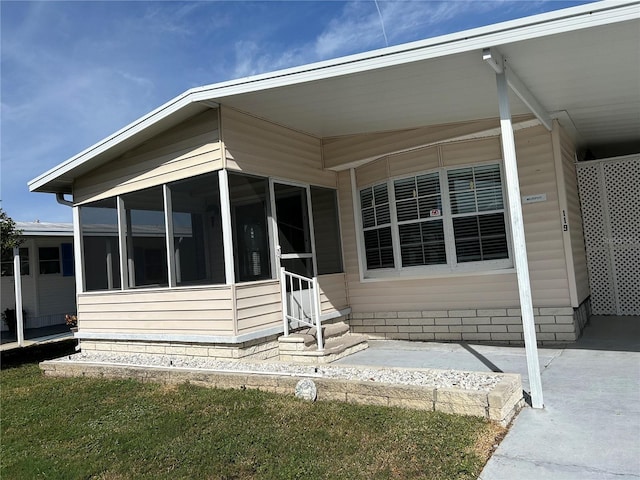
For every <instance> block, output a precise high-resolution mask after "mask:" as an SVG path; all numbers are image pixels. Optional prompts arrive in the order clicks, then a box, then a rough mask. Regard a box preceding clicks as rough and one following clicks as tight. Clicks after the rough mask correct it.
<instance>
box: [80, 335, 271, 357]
mask: <svg viewBox="0 0 640 480" xmlns="http://www.w3.org/2000/svg"><path fill="white" fill-rule="evenodd" d="M278 336H279V335H272V336H270V337H267V338H261V339H256V340H252V341H249V342H245V343H240V344H235V345H226V344H200V343H174V342H156V341H154V342H144V341H133V340H81V341H80V348H81V349H82V350H83V351H107V352H128V353H152V354H156V355H179V356H190V357H207V358H220V359H226V360H228V359H240V358H242V359H246V360H249V359H251V360H267V359H273V358H276V357H277V356H278Z"/></svg>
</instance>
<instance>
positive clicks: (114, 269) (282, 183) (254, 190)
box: [74, 108, 349, 356]
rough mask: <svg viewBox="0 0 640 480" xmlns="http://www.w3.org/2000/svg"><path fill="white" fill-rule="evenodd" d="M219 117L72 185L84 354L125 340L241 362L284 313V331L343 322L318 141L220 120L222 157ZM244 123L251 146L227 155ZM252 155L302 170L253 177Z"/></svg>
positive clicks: (338, 258) (335, 225)
mask: <svg viewBox="0 0 640 480" xmlns="http://www.w3.org/2000/svg"><path fill="white" fill-rule="evenodd" d="M221 110H222V109H217V108H213V109H206V111H204V112H202V113H198V114H196V115H194V116H193V117H192V118H190V119H188V120H186V121H185V122H181V123H180V124H178V125H176V126H174V127H171V128H169V129H168V130H165V131H164V132H162V134H160V135H158V136H155V137H153V138H150V139H147V140H145V141H144V143H143V144H142V145H139V146H135V147H133V148H131V149H130V150H128V151H127V152H126V153H125V154H123V155H121V156H119V157H118V158H115V159H112V160H111V161H109V163H107V164H103V165H102V166H100V167H98V168H96V169H92V170H91V171H89V172H87V173H86V174H85V175H83V176H79V177H78V178H77V179H76V180H75V183H74V200H79V201H77V202H76V206H77V208H75V209H74V211H75V216H76V217H77V218H76V220H77V224H78V231H77V232H76V234H77V235H78V237H79V238H78V240H79V243H78V244H79V245H80V252H79V253H80V257H81V261H80V262H79V270H78V271H79V272H81V273H82V275H80V276H79V277H80V278H79V281H78V284H79V287H80V288H79V294H78V315H79V319H80V320H79V327H80V328H79V332H78V337H79V338H81V339H82V342H83V348H93V347H95V348H104V347H105V345H107V344H109V345H110V347H109V348H125V347H124V346H123V345H124V344H122V343H121V342H123V341H125V342H128V346H127V347H126V348H125V349H127V350H135V349H142V350H143V351H146V349H147V348H148V349H155V350H157V349H158V348H161V349H163V350H164V351H167V349H168V350H170V351H181V349H185V348H201V349H202V348H207V349H208V348H211V349H213V350H214V351H213V352H208V351H202V352H201V353H203V354H205V355H208V354H212V355H222V356H225V355H233V356H239V355H242V354H241V353H238V352H242V351H243V350H246V348H245V347H247V346H248V345H249V346H255V345H262V346H261V347H259V348H258V350H259V351H260V352H263V354H262V355H263V356H270V355H277V351H272V350H273V347H274V346H275V345H277V342H274V340H275V339H276V338H277V336H278V334H280V333H282V332H283V331H284V329H285V324H284V323H283V302H284V304H285V305H286V306H287V307H288V310H287V313H288V315H289V317H290V318H289V320H290V321H289V322H288V323H287V325H289V324H291V325H292V326H293V327H295V326H304V325H305V324H310V323H315V322H316V317H320V318H321V320H325V321H326V320H329V319H334V318H339V317H342V316H344V315H346V314H347V313H349V309H348V305H347V300H346V298H347V295H346V283H345V278H344V273H343V266H342V246H341V240H340V226H339V215H338V203H337V190H336V183H335V182H336V180H335V179H336V175H335V173H333V172H322V171H321V169H320V154H319V147H320V146H319V142H317V141H315V142H314V139H312V138H311V137H309V136H300V135H296V134H292V132H291V131H288V130H285V129H283V128H280V127H277V126H274V125H268V124H266V122H262V121H260V120H258V119H253V118H252V117H250V116H247V115H243V114H241V113H239V112H235V111H231V110H228V109H227V110H225V111H224V118H225V125H226V130H225V132H226V135H227V137H228V138H227V141H226V143H225V145H226V148H225V149H224V154H223V153H222V152H223V149H222V148H221V141H220V136H219V134H218V132H219V129H218V125H219V124H220V120H221V118H220V117H221V116H222V112H221ZM234 121H237V122H238V123H235V124H234ZM234 125H238V127H239V130H235V128H234ZM252 126H253V128H254V129H255V131H254V132H252V133H251V134H252V136H253V138H254V141H253V142H251V144H250V145H251V146H250V147H249V146H247V145H244V144H243V145H244V146H243V147H241V148H238V149H236V148H235V145H237V144H236V142H235V141H234V138H235V137H234V135H235V134H236V133H238V132H239V131H240V129H241V130H242V131H243V132H246V131H247V130H248V129H249V130H251V129H252ZM240 127H241V128H240ZM260 131H261V132H263V133H262V135H263V137H264V139H265V140H264V141H265V142H266V143H265V145H262V146H261V145H259V141H258V140H259V133H258V132H260ZM297 137H299V138H297ZM174 138H180V141H179V142H174ZM301 139H302V140H303V141H302V142H301V141H300V140H301ZM250 149H261V150H262V152H261V153H259V154H258V153H255V152H254V154H255V155H256V156H257V157H258V158H263V159H264V158H269V157H271V156H273V155H278V157H279V159H280V162H285V163H286V162H287V156H288V155H291V156H295V157H296V158H297V159H299V158H301V157H302V158H304V157H305V156H306V157H307V159H308V162H307V165H305V166H304V168H300V164H299V163H297V165H294V164H293V163H292V165H294V166H293V167H292V168H291V169H285V170H283V171H282V172H281V175H279V176H277V177H276V176H273V175H269V172H268V171H265V169H264V168H261V167H260V166H256V167H253V166H252V152H251V151H248V150H250ZM286 150H289V151H290V153H286ZM225 164H226V166H227V168H223V166H224V165H225ZM296 167H297V171H296ZM269 168H271V167H269ZM267 170H268V169H267ZM287 171H289V175H290V176H289V178H286V176H285V175H286V173H287ZM318 173H320V174H319V175H318ZM283 291H284V292H285V293H284V295H283V293H282V292H283ZM287 313H285V314H287ZM299 322H302V323H299ZM105 342H106V343H105ZM186 345H189V346H188V347H187V346H186ZM202 345H207V347H202ZM198 346H199V347H198ZM254 350H256V347H254V348H253V349H252V350H251V351H252V352H253V351H254ZM269 351H271V353H268V352H269ZM234 352H235V353H234Z"/></svg>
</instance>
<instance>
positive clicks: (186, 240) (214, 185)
mask: <svg viewBox="0 0 640 480" xmlns="http://www.w3.org/2000/svg"><path fill="white" fill-rule="evenodd" d="M168 186H169V190H170V192H171V210H172V220H173V222H172V223H173V249H174V255H173V261H174V262H175V272H176V273H175V275H176V284H177V285H178V286H183V285H206V284H215V283H224V282H225V273H224V249H223V248H222V219H221V213H220V191H219V189H220V187H219V184H218V173H217V172H215V173H209V174H206V175H200V176H198V177H193V178H188V179H186V180H180V181H177V182H173V183H170V184H169V185H168Z"/></svg>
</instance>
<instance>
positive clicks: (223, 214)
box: [218, 170, 235, 285]
mask: <svg viewBox="0 0 640 480" xmlns="http://www.w3.org/2000/svg"><path fill="white" fill-rule="evenodd" d="M218 188H219V191H220V219H221V221H222V243H223V248H224V276H225V282H226V284H227V285H233V284H234V283H235V263H234V258H233V232H232V226H231V200H230V198H229V175H228V174H227V171H226V170H220V171H219V172H218Z"/></svg>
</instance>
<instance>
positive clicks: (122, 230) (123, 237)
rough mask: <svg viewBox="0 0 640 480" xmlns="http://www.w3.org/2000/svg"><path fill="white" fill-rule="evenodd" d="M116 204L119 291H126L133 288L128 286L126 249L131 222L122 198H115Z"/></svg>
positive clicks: (130, 285)
mask: <svg viewBox="0 0 640 480" xmlns="http://www.w3.org/2000/svg"><path fill="white" fill-rule="evenodd" d="M117 202H118V249H119V250H120V289H121V290H126V289H127V288H130V287H132V286H133V284H129V261H128V259H127V256H128V253H127V252H128V250H129V249H128V248H127V246H129V242H128V239H129V235H130V229H131V222H130V221H128V217H129V216H128V215H127V212H126V210H125V207H124V200H123V199H122V197H120V196H119V197H117Z"/></svg>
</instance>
